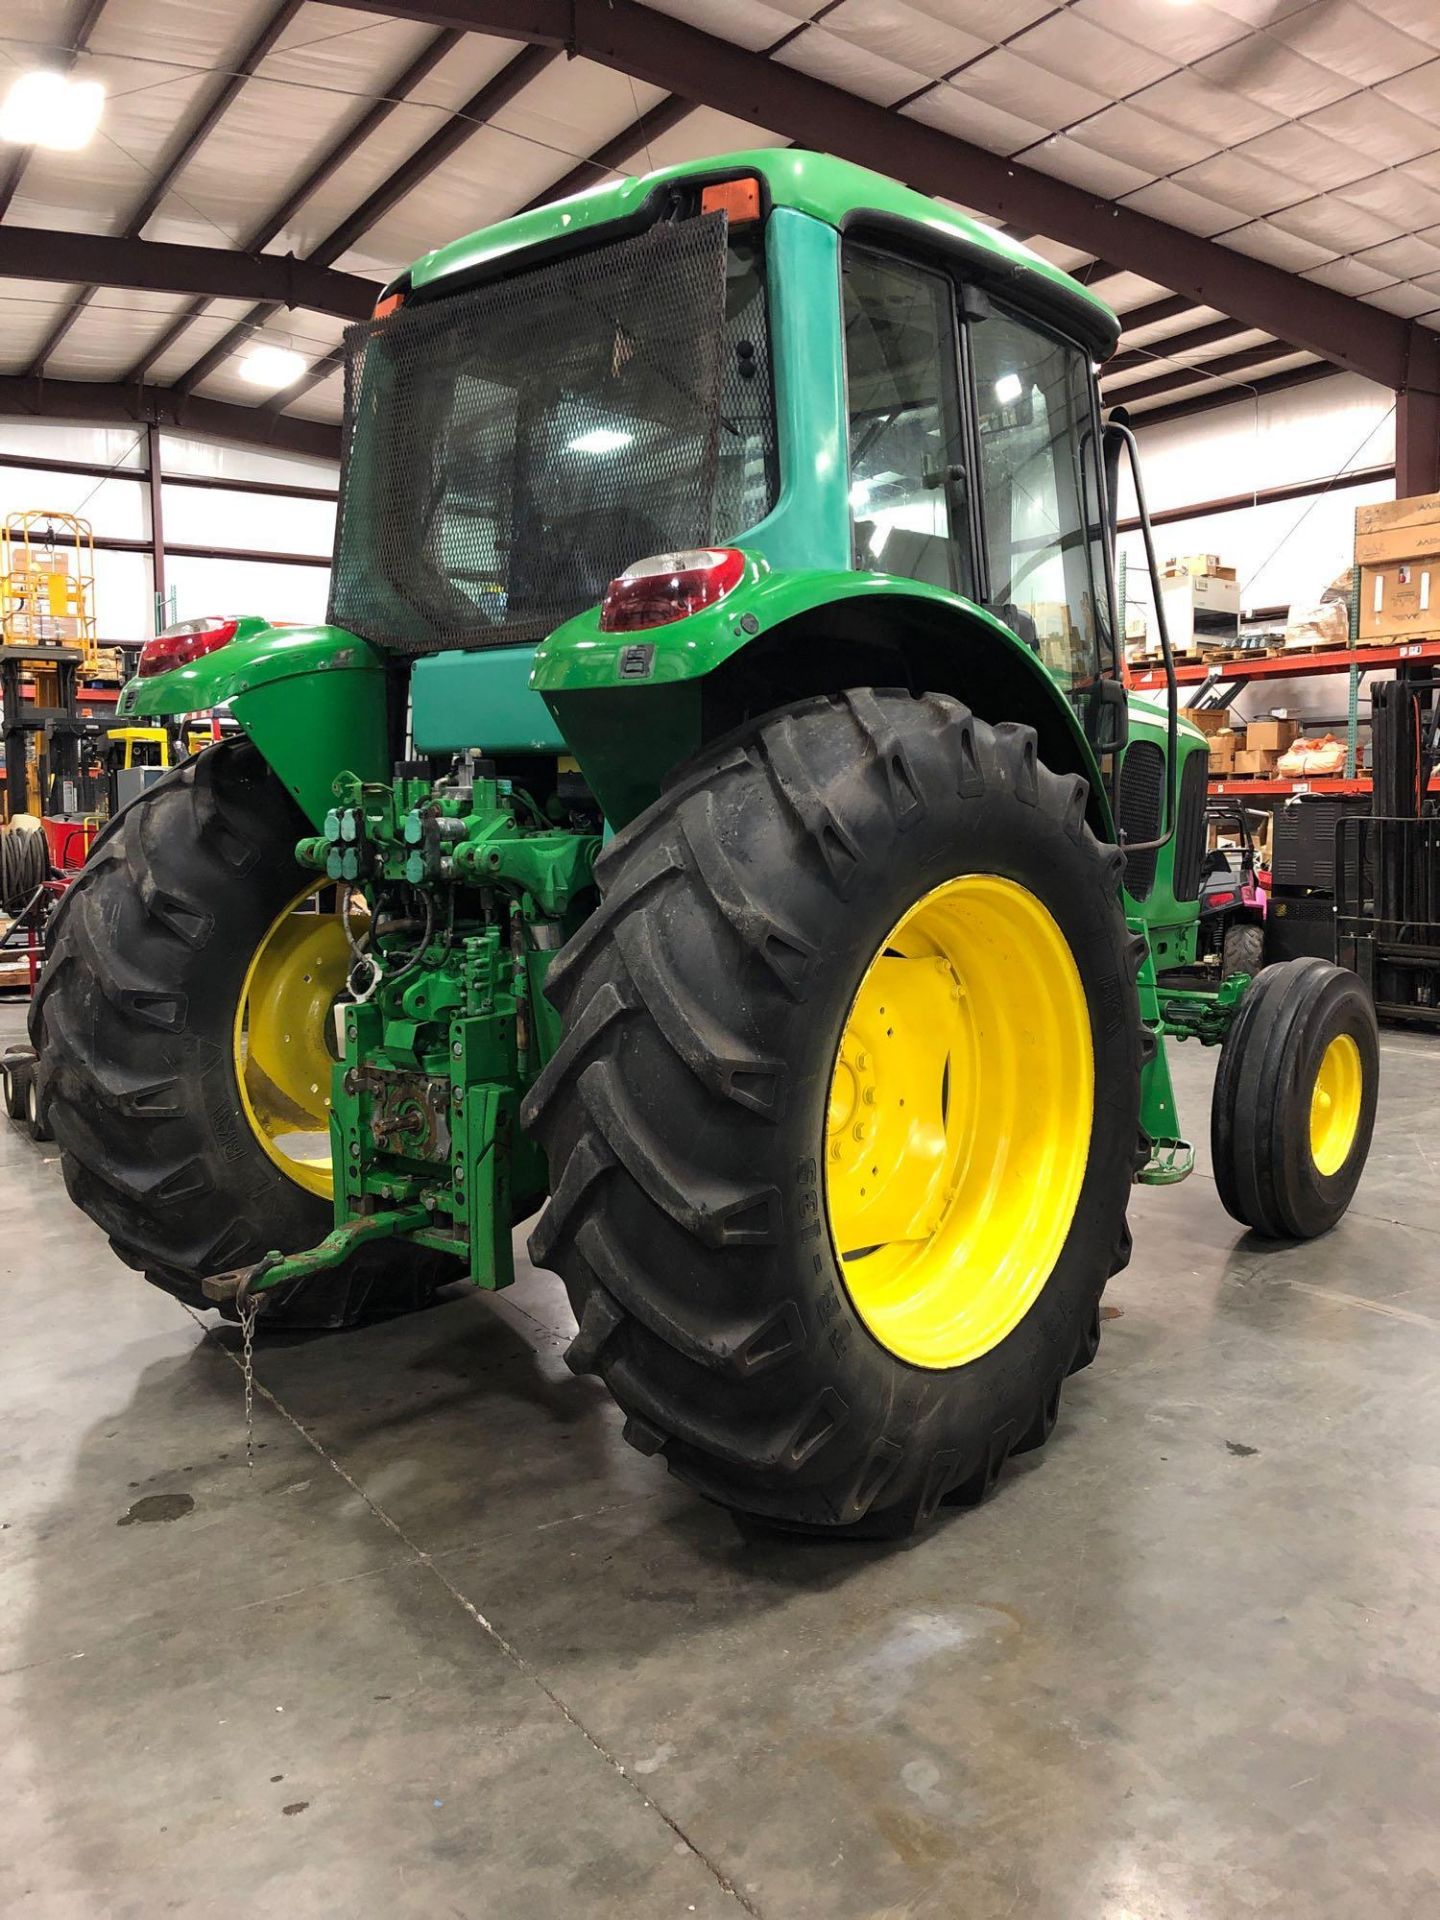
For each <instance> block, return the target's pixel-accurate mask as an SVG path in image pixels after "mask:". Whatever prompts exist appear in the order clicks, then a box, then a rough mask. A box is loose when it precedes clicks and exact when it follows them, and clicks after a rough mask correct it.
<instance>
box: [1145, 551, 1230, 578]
mask: <svg viewBox="0 0 1440 1920" xmlns="http://www.w3.org/2000/svg"><path fill="white" fill-rule="evenodd" d="M1160 571H1161V573H1162V574H1164V575H1165V577H1166V578H1167V579H1170V578H1176V579H1184V578H1185V577H1186V575H1189V576H1190V578H1192V579H1212V580H1233V579H1234V578H1235V569H1234V567H1222V566H1221V564H1220V556H1219V554H1218V553H1187V554H1183V555H1182V556H1181V557H1180V558H1179V559H1170V560H1167V561H1166V562H1165V564H1164V566H1163V567H1162V568H1161V569H1160Z"/></svg>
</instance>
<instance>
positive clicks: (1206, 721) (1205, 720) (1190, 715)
mask: <svg viewBox="0 0 1440 1920" xmlns="http://www.w3.org/2000/svg"><path fill="white" fill-rule="evenodd" d="M1180 717H1181V719H1182V720H1188V721H1189V722H1190V724H1191V726H1192V727H1198V728H1199V729H1200V731H1201V733H1219V732H1220V731H1221V730H1222V729H1223V728H1225V727H1228V726H1229V724H1230V713H1229V710H1228V708H1226V707H1216V708H1215V710H1214V711H1213V713H1200V712H1199V711H1197V709H1196V708H1194V707H1185V708H1184V709H1183V710H1182V712H1181V716H1180Z"/></svg>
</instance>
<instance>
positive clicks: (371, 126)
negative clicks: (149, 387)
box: [125, 29, 465, 380]
mask: <svg viewBox="0 0 1440 1920" xmlns="http://www.w3.org/2000/svg"><path fill="white" fill-rule="evenodd" d="M464 37H465V36H464V35H463V34H461V33H456V32H454V31H451V30H448V29H446V30H442V31H441V32H439V33H437V34H435V35H433V36H432V38H431V39H430V40H429V41H427V43H426V44H425V46H424V47H423V48H422V49H421V51H420V52H419V53H418V54H417V55H416V57H415V59H413V60H412V61H411V62H410V64H409V66H407V67H406V68H405V69H404V71H403V72H401V73H397V74H396V76H395V78H394V79H393V80H392V81H391V82H390V84H389V86H387V87H386V89H385V92H384V95H383V97H382V98H381V99H379V100H376V101H373V102H372V103H371V105H370V106H369V107H367V108H366V110H365V112H364V113H362V114H361V116H360V118H359V119H358V120H357V121H356V122H355V123H354V125H353V126H352V127H351V128H350V129H349V131H348V132H346V133H342V134H341V136H340V138H339V139H338V140H336V141H335V142H334V143H333V145H331V146H330V147H329V148H328V149H327V150H326V152H325V153H324V154H322V156H321V157H320V159H319V160H317V161H316V163H315V165H314V166H313V167H312V168H311V169H310V171H309V172H308V173H307V174H306V175H305V177H304V179H303V180H301V181H300V183H299V184H298V186H296V187H295V188H294V189H293V191H292V192H291V193H289V194H288V195H287V196H286V198H285V200H284V201H283V202H282V203H281V205H280V206H278V207H276V208H275V209H274V211H273V212H271V213H267V214H266V216H265V218H264V219H263V220H261V221H260V222H259V223H258V224H257V225H256V226H254V227H252V228H251V230H250V232H249V234H248V235H247V236H246V239H245V251H246V252H247V253H258V252H260V250H261V249H262V248H263V247H266V246H268V245H269V243H270V242H271V241H272V240H273V239H275V238H276V236H277V235H279V234H281V233H283V232H284V231H285V228H286V227H287V226H288V225H289V223H290V221H291V220H293V219H294V217H295V215H296V214H297V213H298V212H299V211H300V209H301V207H303V206H304V204H305V202H306V201H307V200H308V199H309V198H310V196H311V195H312V194H313V193H316V192H318V191H319V189H320V188H321V187H323V186H324V184H325V182H326V181H327V180H328V179H329V178H330V177H331V175H332V174H333V173H335V172H336V171H337V170H338V169H339V168H340V167H342V166H343V165H344V164H345V162H346V161H347V160H349V159H350V158H352V156H353V155H354V154H356V153H358V152H359V150H360V148H361V147H362V146H364V144H365V142H366V141H367V140H368V139H369V138H370V136H371V134H372V133H374V132H375V130H376V128H377V127H379V126H381V125H383V123H384V122H385V121H386V120H388V119H389V117H390V115H391V114H392V113H393V112H394V111H395V109H396V107H398V106H399V105H400V104H401V102H402V101H403V100H405V99H406V98H407V97H408V96H409V95H410V94H411V93H413V92H414V90H415V88H416V87H418V86H419V84H420V82H421V81H422V80H425V79H427V78H428V77H429V75H430V74H431V73H433V72H434V70H435V68H436V67H437V66H438V65H439V64H440V62H441V60H443V59H444V57H445V55H446V54H447V53H449V52H450V51H451V49H452V48H454V47H457V46H459V44H460V42H461V41H462V40H463V39H464ZM207 291H208V292H210V293H215V292H217V291H218V289H216V288H214V287H211V288H208V289H207ZM249 297H253V295H252V296H249ZM209 304H210V302H209V301H208V300H203V299H202V300H192V301H191V303H190V305H189V306H188V307H187V308H186V309H185V311H184V313H181V314H177V315H176V316H175V318H174V320H173V321H172V322H171V323H170V325H169V326H168V327H167V328H166V329H165V331H164V333H162V334H161V336H160V338H159V339H158V340H156V341H154V342H153V343H152V344H151V345H150V346H148V347H147V348H146V349H145V351H144V353H142V354H141V356H140V358H139V359H138V360H137V361H136V362H135V364H134V365H133V366H132V367H131V368H130V369H129V371H128V372H127V373H126V375H125V378H126V379H127V380H139V379H141V378H142V377H143V375H144V374H145V373H146V372H147V371H148V370H149V369H150V368H151V367H152V366H153V365H154V364H155V362H156V361H157V360H158V359H159V358H160V356H161V354H162V353H168V352H169V351H170V349H171V347H173V346H174V344H175V342H176V341H177V340H178V339H179V338H180V336H181V335H182V334H183V333H184V331H185V329H186V328H187V327H188V326H189V325H190V322H191V321H192V320H198V319H199V318H200V316H201V314H203V313H204V311H205V309H206V308H207V307H208V306H209ZM272 311H273V309H272ZM367 311H368V309H367Z"/></svg>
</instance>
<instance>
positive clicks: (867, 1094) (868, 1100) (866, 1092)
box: [860, 1087, 875, 1107]
mask: <svg viewBox="0 0 1440 1920" xmlns="http://www.w3.org/2000/svg"><path fill="white" fill-rule="evenodd" d="M860 1098H861V1099H862V1100H863V1101H864V1102H865V1104H866V1106H867V1107H873V1106H874V1104H875V1089H874V1087H862V1088H861V1089H860Z"/></svg>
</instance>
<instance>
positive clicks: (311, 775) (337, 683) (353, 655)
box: [116, 619, 389, 828]
mask: <svg viewBox="0 0 1440 1920" xmlns="http://www.w3.org/2000/svg"><path fill="white" fill-rule="evenodd" d="M223 701H228V702H229V703H230V711H231V713H232V714H233V715H234V717H235V719H236V720H237V721H238V722H239V724H240V725H241V726H242V727H243V728H244V729H245V731H246V733H247V734H248V735H249V736H250V738H251V739H252V740H253V741H254V742H255V745H256V746H257V747H258V748H259V750H260V752H261V753H262V754H263V755H264V756H265V758H266V760H267V761H268V762H269V763H270V765H271V767H273V768H274V770H275V772H276V774H277V775H278V776H279V778H280V779H281V780H282V781H283V782H284V783H285V785H286V787H287V788H288V789H289V790H290V792H291V793H292V794H294V796H295V798H296V800H297V801H298V802H299V804H300V808H301V811H302V812H303V813H304V814H305V816H306V818H307V819H308V820H310V822H311V823H312V824H313V825H314V826H316V827H317V828H318V827H321V826H323V825H324V821H325V815H326V812H327V811H328V809H329V807H330V805H331V801H332V799H333V794H332V791H331V788H332V784H333V782H334V779H335V776H336V775H337V774H338V773H343V772H350V773H356V774H359V776H360V777H361V779H362V780H383V779H385V778H386V772H387V768H388V766H389V752H388V746H387V741H388V729H387V725H386V674H385V666H384V662H383V660H382V658H381V656H380V654H379V653H378V652H377V651H376V650H375V648H374V647H372V646H370V645H369V644H368V643H367V642H366V641H364V640H360V639H357V637H356V636H355V635H354V634H353V633H346V632H345V631H344V629H343V628H341V627H323V626H321V627H272V626H268V625H267V624H266V623H265V622H264V621H263V620H256V619H244V620H242V621H241V622H240V623H239V632H238V633H237V634H236V637H235V638H234V639H233V640H232V641H231V642H230V643H229V645H228V646H224V647H219V648H217V649H216V651H215V652H214V653H207V654H204V655H202V656H201V658H200V659H198V660H195V661H193V662H192V663H191V664H190V665H189V666H186V667H173V668H172V669H171V670H170V672H169V673H157V674H156V675H155V676H154V677H153V678H151V679H148V680H138V679H137V680H131V681H130V682H129V683H128V685H127V686H126V687H125V688H124V689H123V690H122V692H121V695H120V699H119V702H118V705H117V708H116V713H117V716H118V717H120V718H122V719H127V720H128V719H131V718H140V717H142V716H144V717H149V716H152V715H153V716H157V717H158V716H162V715H174V714H181V713H206V712H208V711H209V710H210V708H211V707H216V706H219V705H220V704H221V703H222V702H223Z"/></svg>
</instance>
